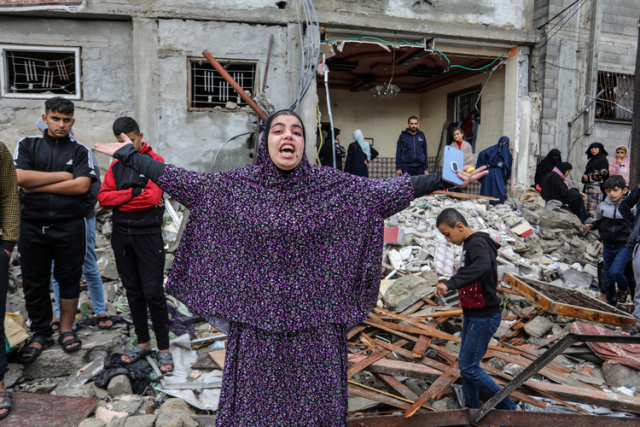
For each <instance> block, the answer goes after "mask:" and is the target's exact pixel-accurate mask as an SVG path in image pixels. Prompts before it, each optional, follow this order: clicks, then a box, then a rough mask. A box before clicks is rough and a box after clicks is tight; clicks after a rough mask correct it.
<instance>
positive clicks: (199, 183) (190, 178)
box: [95, 134, 211, 209]
mask: <svg viewBox="0 0 640 427" xmlns="http://www.w3.org/2000/svg"><path fill="white" fill-rule="evenodd" d="M121 137H122V140H123V141H124V142H118V143H113V144H100V143H98V144H96V145H95V149H96V151H97V152H99V153H102V154H106V155H107V156H110V157H114V158H115V159H117V160H120V161H121V162H122V164H124V165H125V166H129V167H130V168H132V169H134V170H136V171H138V172H140V173H141V174H143V175H144V176H145V177H147V178H149V179H150V180H151V181H153V182H155V183H156V184H158V187H160V188H161V189H162V190H164V191H166V192H167V193H169V194H170V195H171V197H173V198H174V199H175V200H177V201H178V202H179V203H181V204H183V205H184V206H186V207H187V208H189V209H193V208H194V207H195V206H197V205H198V203H201V202H203V200H204V199H205V198H204V194H205V191H206V189H207V188H210V187H211V182H210V180H209V179H207V176H206V174H201V173H198V172H193V171H188V170H186V169H182V168H178V167H176V166H173V165H166V164H164V163H162V162H159V161H157V160H155V159H153V158H151V157H150V156H145V155H144V154H141V153H140V152H138V150H136V149H135V147H134V146H133V143H132V142H131V140H130V139H129V138H128V137H127V136H126V135H124V134H123V135H121Z"/></svg>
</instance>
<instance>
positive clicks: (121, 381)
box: [107, 375, 132, 397]
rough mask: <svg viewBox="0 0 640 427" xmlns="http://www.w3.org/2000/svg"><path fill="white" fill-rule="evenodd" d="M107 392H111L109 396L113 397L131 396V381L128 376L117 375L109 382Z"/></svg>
mask: <svg viewBox="0 0 640 427" xmlns="http://www.w3.org/2000/svg"><path fill="white" fill-rule="evenodd" d="M107 391H108V392H109V395H111V396H113V397H117V396H122V395H124V394H131V393H132V389H131V380H129V377H128V376H127V375H116V376H115V377H113V378H111V380H110V381H109V385H108V386H107Z"/></svg>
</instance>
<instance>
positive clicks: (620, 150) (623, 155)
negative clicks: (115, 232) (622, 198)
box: [609, 145, 630, 187]
mask: <svg viewBox="0 0 640 427" xmlns="http://www.w3.org/2000/svg"><path fill="white" fill-rule="evenodd" d="M627 152H628V150H627V147H625V146H624V145H620V146H618V147H617V148H616V157H615V158H614V159H613V160H612V161H611V163H610V164H609V175H620V176H622V177H623V178H624V180H625V182H626V183H627V187H629V167H630V159H629V158H628V157H627Z"/></svg>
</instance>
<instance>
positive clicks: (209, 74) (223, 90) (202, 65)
mask: <svg viewBox="0 0 640 427" xmlns="http://www.w3.org/2000/svg"><path fill="white" fill-rule="evenodd" d="M219 62H220V63H221V64H222V66H223V67H225V70H226V71H227V73H229V74H230V75H231V77H233V79H234V80H235V81H236V83H238V84H239V85H240V87H242V89H244V91H245V92H247V94H248V95H249V96H253V95H254V94H255V93H256V88H255V84H256V83H255V82H256V78H255V77H256V64H255V63H253V62H246V61H226V62H225V61H224V60H219ZM228 102H233V103H235V104H237V105H238V106H239V107H245V106H246V105H247V103H246V102H244V101H243V100H242V98H241V97H240V95H239V94H238V93H237V92H236V91H235V89H233V87H231V85H230V84H229V83H228V82H227V81H226V80H225V79H223V78H222V76H221V75H220V73H218V72H217V71H216V70H215V69H214V68H213V66H212V65H211V64H209V63H208V62H207V60H206V59H204V58H203V59H190V60H189V109H191V110H211V109H214V108H216V107H221V108H225V107H226V105H227V103H228Z"/></svg>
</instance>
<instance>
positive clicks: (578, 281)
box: [564, 270, 593, 288]
mask: <svg viewBox="0 0 640 427" xmlns="http://www.w3.org/2000/svg"><path fill="white" fill-rule="evenodd" d="M564 280H565V282H566V283H572V284H574V285H579V286H582V287H584V288H588V287H589V286H591V282H592V281H593V276H591V275H590V274H587V273H581V272H579V271H574V270H568V271H566V272H565V273H564Z"/></svg>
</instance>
